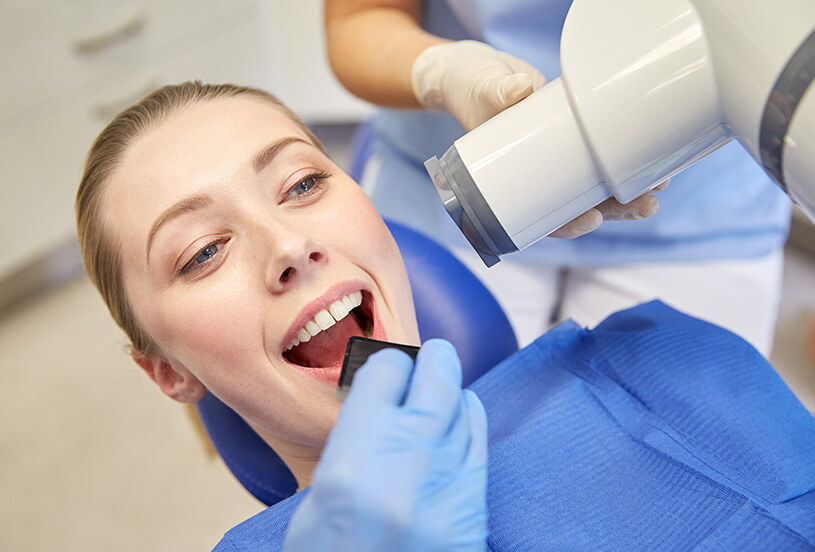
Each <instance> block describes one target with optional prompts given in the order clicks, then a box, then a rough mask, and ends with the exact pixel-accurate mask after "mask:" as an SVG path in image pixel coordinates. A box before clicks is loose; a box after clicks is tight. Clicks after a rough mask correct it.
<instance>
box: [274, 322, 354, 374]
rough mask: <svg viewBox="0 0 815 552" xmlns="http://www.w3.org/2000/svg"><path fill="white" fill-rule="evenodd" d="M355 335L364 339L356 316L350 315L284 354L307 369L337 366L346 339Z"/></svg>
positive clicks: (340, 360)
mask: <svg viewBox="0 0 815 552" xmlns="http://www.w3.org/2000/svg"><path fill="white" fill-rule="evenodd" d="M355 335H356V336H361V337H364V335H365V334H364V332H363V330H362V328H361V327H360V325H359V323H358V322H357V318H356V316H354V315H353V314H350V315H348V316H346V317H345V318H343V319H342V320H340V321H339V322H337V323H336V324H334V325H333V326H331V327H330V328H328V329H327V330H323V331H321V332H320V333H318V334H317V335H315V336H314V337H312V338H311V339H310V340H309V341H307V342H306V343H301V344H300V345H298V346H297V347H295V348H293V349H292V350H291V351H289V352H288V353H286V357H287V358H288V359H289V360H290V361H291V362H294V363H295V364H299V365H300V366H306V367H309V368H316V367H329V366H339V365H340V364H341V363H342V357H343V355H344V354H345V346H346V345H347V343H348V338H350V337H352V336H355Z"/></svg>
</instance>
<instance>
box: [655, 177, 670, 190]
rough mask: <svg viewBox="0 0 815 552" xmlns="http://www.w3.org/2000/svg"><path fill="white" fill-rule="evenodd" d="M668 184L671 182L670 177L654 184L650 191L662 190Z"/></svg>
mask: <svg viewBox="0 0 815 552" xmlns="http://www.w3.org/2000/svg"><path fill="white" fill-rule="evenodd" d="M670 184H671V179H670V178H669V179H668V180H666V181H665V182H660V183H659V184H657V185H656V186H654V187H653V189H652V190H651V191H652V192H661V191H662V190H666V189H667V188H668V186H669V185H670Z"/></svg>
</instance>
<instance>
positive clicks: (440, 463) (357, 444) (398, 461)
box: [285, 340, 487, 552]
mask: <svg viewBox="0 0 815 552" xmlns="http://www.w3.org/2000/svg"><path fill="white" fill-rule="evenodd" d="M486 480H487V431H486V415H485V413H484V409H483V407H482V405H481V402H480V401H479V400H478V398H477V397H476V395H475V394H474V393H472V392H471V391H462V390H461V366H460V363H459V360H458V356H457V354H456V352H455V350H454V349H453V346H452V345H450V343H448V342H446V341H442V340H430V341H428V342H427V343H425V345H424V346H423V347H422V348H421V350H420V351H419V355H418V357H417V359H416V367H415V369H414V368H413V361H412V360H411V359H410V357H408V356H407V355H406V354H404V353H402V352H401V351H397V350H395V349H388V350H385V351H380V352H378V353H375V354H374V355H371V357H370V358H369V359H368V361H367V362H366V363H365V365H364V366H363V367H362V368H360V369H359V371H358V372H357V373H356V375H355V376H354V383H353V385H352V386H351V390H350V392H349V394H348V397H347V398H346V400H345V404H344V405H343V408H342V410H341V411H340V416H339V420H338V421H337V425H336V426H335V427H334V429H333V431H332V432H331V435H330V436H329V438H328V442H327V443H326V447H325V449H324V451H323V455H322V457H321V459H320V463H319V464H318V466H317V469H316V470H315V472H314V478H313V485H312V487H311V491H310V493H309V495H308V496H307V497H306V498H305V499H304V500H303V503H302V504H301V505H300V506H299V507H298V509H297V511H296V512H295V514H294V517H293V518H292V521H291V524H290V525H289V530H288V534H287V538H286V546H285V550H286V552H311V551H314V552H317V551H319V552H331V551H338V552H339V551H346V550H354V551H355V552H368V551H370V552H374V551H380V550H388V551H391V552H400V551H405V552H408V551H412V550H422V551H428V552H434V551H438V552H442V551H445V552H446V551H462V552H464V551H476V550H477V551H479V552H481V551H483V550H484V546H485V542H486V538H487V505H486Z"/></svg>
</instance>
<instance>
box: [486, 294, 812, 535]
mask: <svg viewBox="0 0 815 552" xmlns="http://www.w3.org/2000/svg"><path fill="white" fill-rule="evenodd" d="M472 389H473V390H475V391H476V393H478V394H479V396H480V397H481V399H482V401H483V402H484V405H485V407H486V409H487V413H488V417H489V424H490V430H489V431H490V434H489V437H490V472H489V483H488V484H489V489H488V500H489V511H490V539H489V545H490V549H491V550H496V551H498V550H500V551H505V550H506V551H509V550H513V551H514V550H626V551H632V550H739V551H742V550H756V551H775V550H812V549H815V547H814V546H813V544H815V492H813V489H815V419H813V416H812V415H811V414H810V413H809V412H807V411H806V409H805V408H803V406H802V405H801V404H800V403H799V402H798V400H797V399H796V398H795V396H794V395H793V394H792V393H791V392H790V390H789V389H788V388H787V387H786V386H785V385H784V383H783V382H782V381H781V379H780V378H779V377H778V375H777V374H776V373H775V371H774V370H773V368H772V367H771V366H770V365H769V364H767V362H766V361H765V360H764V359H763V358H762V357H761V355H760V354H758V353H757V352H756V351H755V350H754V349H753V348H752V347H751V346H750V345H748V344H747V343H746V342H744V341H743V340H742V339H740V338H739V337H737V336H735V335H733V334H732V333H730V332H728V331H726V330H723V329H721V328H718V327H716V326H713V325H711V324H708V323H706V322H702V321H700V320H697V319H694V318H691V317H688V316H686V315H683V314H681V313H678V312H677V311H675V310H673V309H671V308H669V307H667V306H665V305H664V304H662V303H659V302H652V303H648V304H645V305H640V306H638V307H635V308H632V309H629V310H626V311H622V312H619V313H617V314H614V315H612V316H610V317H609V318H607V319H606V320H605V321H604V322H603V323H601V324H600V325H599V326H598V327H597V328H595V329H594V330H591V331H590V330H585V329H581V328H579V327H578V326H577V325H575V324H574V323H572V322H566V323H564V324H561V325H560V326H558V327H557V328H555V329H553V330H552V331H550V332H548V333H547V334H546V335H544V336H542V337H541V338H539V339H538V340H537V341H536V342H535V343H533V344H532V345H530V346H529V347H527V348H526V349H524V350H523V351H520V352H519V353H517V354H516V355H514V356H513V357H512V358H510V359H508V360H507V361H506V362H504V363H503V364H502V365H500V366H498V367H496V368H495V369H493V370H492V371H490V372H488V373H487V374H486V375H485V376H483V377H482V378H481V379H479V380H478V381H477V382H475V384H473V386H472Z"/></svg>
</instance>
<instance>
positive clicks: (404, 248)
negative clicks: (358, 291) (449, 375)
mask: <svg viewBox="0 0 815 552" xmlns="http://www.w3.org/2000/svg"><path fill="white" fill-rule="evenodd" d="M388 228H390V230H391V233H392V234H393V237H394V238H395V239H396V243H397V244H398V245H399V249H400V251H401V253H402V257H403V258H404V261H405V266H406V268H407V272H408V277H409V279H410V284H411V287H412V289H413V301H414V303H415V305H416V318H417V322H418V324H419V334H420V335H421V338H422V341H425V340H427V339H430V338H433V337H443V338H444V339H447V340H448V341H450V342H451V343H453V345H455V346H456V349H458V353H459V356H460V357H461V364H462V370H463V382H464V385H465V386H467V385H469V384H470V383H472V382H473V381H475V380H476V379H477V378H478V377H480V376H481V375H482V374H483V373H485V372H486V371H487V370H489V369H490V368H492V367H493V366H495V365H496V364H498V363H499V362H500V361H501V360H503V359H504V358H506V357H507V356H509V355H510V354H512V353H513V352H515V351H516V350H517V349H518V345H517V342H516V340H515V334H514V333H513V331H512V327H511V326H510V324H509V321H508V320H507V317H506V315H504V312H503V311H502V310H501V307H499V306H498V303H497V302H496V301H495V298H494V297H493V296H492V294H490V292H489V291H488V290H487V288H485V287H484V285H483V284H482V283H481V282H480V281H479V280H478V279H477V278H476V277H475V276H474V275H473V274H472V273H471V272H470V271H469V270H468V269H467V268H466V267H465V266H464V265H463V264H461V262H459V261H458V259H456V258H455V257H454V256H453V255H451V254H450V253H449V252H448V251H447V250H446V249H444V248H443V247H441V246H440V245H438V244H437V243H436V242H434V241H433V240H431V239H430V238H427V237H426V236H424V235H422V234H420V233H418V232H416V231H414V230H411V229H409V228H407V227H405V226H402V225H399V224H396V223H390V222H389V223H388ZM198 412H199V414H200V415H201V419H202V420H203V422H204V427H206V430H207V433H208V434H209V437H210V439H211V440H212V443H213V445H214V446H215V449H216V450H217V451H218V453H219V454H220V455H221V458H223V460H224V462H225V463H226V465H227V466H228V467H229V469H230V470H231V471H232V473H233V474H234V475H235V477H236V478H237V479H238V480H239V481H240V482H241V484H243V486H244V487H246V489H247V490H248V491H249V492H250V493H252V495H254V496H255V497H256V498H257V499H258V500H260V501H261V502H263V503H264V504H266V505H272V504H274V503H275V502H278V501H280V500H282V499H284V498H286V497H288V496H290V495H292V494H294V492H295V491H296V490H297V483H296V481H295V479H294V476H293V475H292V474H291V472H290V471H289V469H288V468H287V467H286V465H285V464H284V463H283V462H282V460H280V458H279V457H278V456H277V454H275V452H274V451H273V450H272V449H271V448H270V447H269V446H268V445H267V444H266V443H265V442H264V441H263V440H262V439H261V438H260V437H258V435H257V434H256V433H255V432H254V431H253V430H252V429H251V428H250V427H249V426H248V425H247V424H246V422H244V421H243V419H242V418H241V417H240V416H238V415H237V414H236V413H235V412H234V411H233V410H232V409H230V408H229V407H228V406H226V405H225V404H223V403H222V402H221V401H219V400H218V399H217V398H216V397H215V396H214V395H212V394H211V393H209V392H207V394H206V395H205V396H204V398H203V399H202V400H201V401H200V402H199V403H198Z"/></svg>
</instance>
